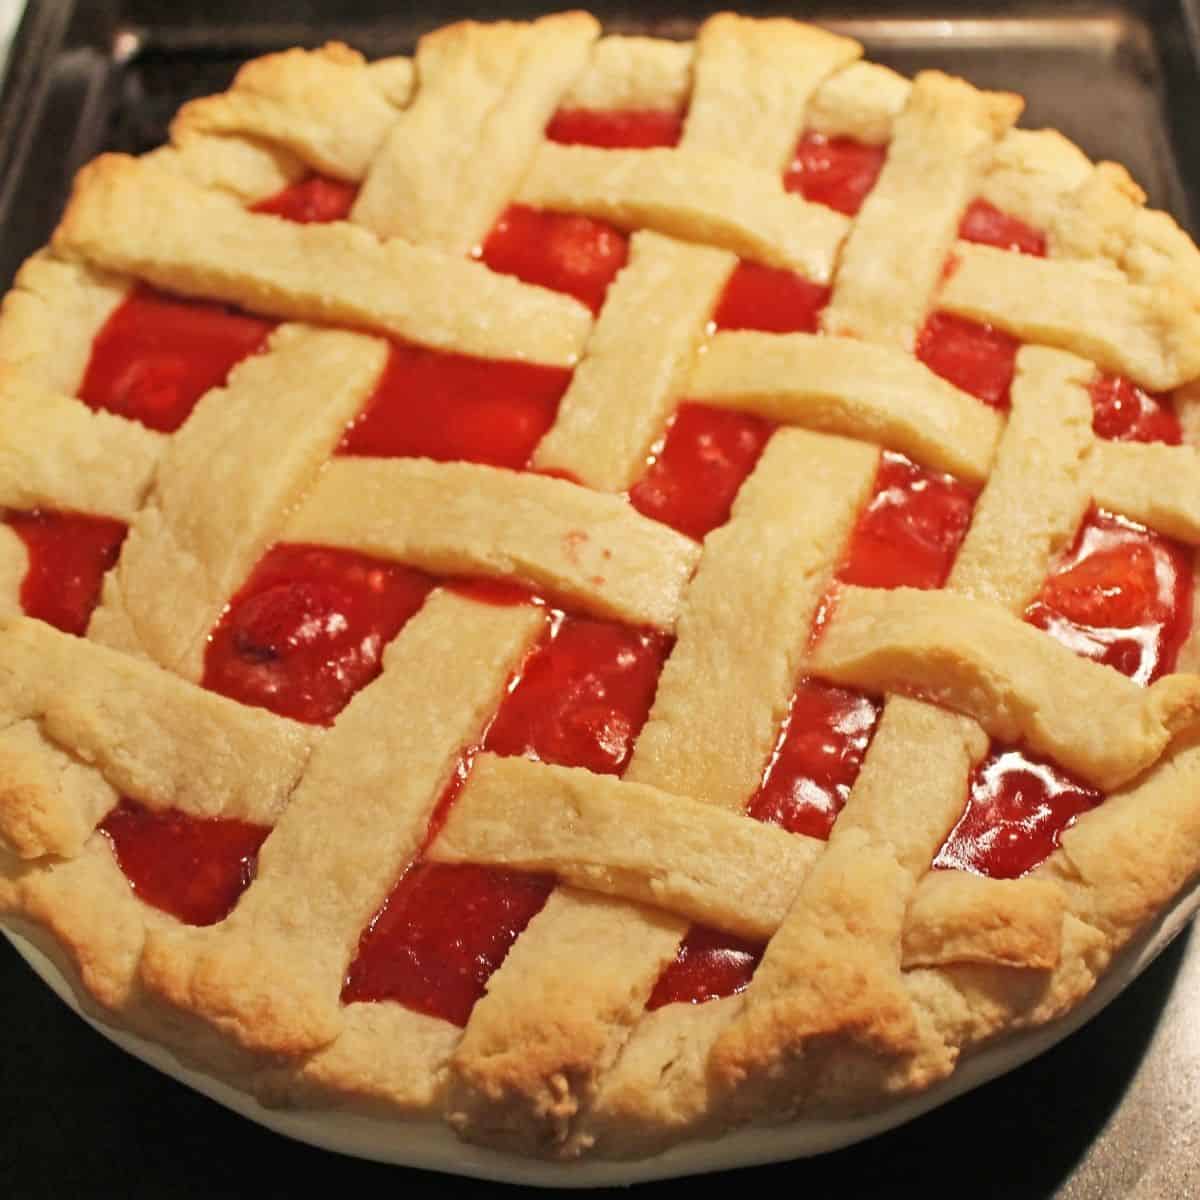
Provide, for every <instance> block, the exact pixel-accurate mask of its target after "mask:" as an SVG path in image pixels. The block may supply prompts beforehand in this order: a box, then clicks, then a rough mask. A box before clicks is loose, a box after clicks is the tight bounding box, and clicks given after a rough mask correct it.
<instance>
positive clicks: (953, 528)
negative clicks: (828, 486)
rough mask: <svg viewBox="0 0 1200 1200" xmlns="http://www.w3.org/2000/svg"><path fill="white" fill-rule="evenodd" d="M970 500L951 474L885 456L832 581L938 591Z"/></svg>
mask: <svg viewBox="0 0 1200 1200" xmlns="http://www.w3.org/2000/svg"><path fill="white" fill-rule="evenodd" d="M975 496H976V492H975V490H974V489H973V488H971V487H968V486H967V485H966V484H964V483H961V482H960V481H959V480H957V479H955V478H954V477H953V476H952V475H945V474H943V473H941V472H938V471H930V470H928V469H927V468H925V467H919V466H917V464H916V463H914V462H912V461H910V460H909V459H907V458H905V457H904V456H903V455H902V454H896V453H894V452H892V451H890V450H889V451H885V452H884V453H883V454H882V455H881V456H880V464H879V472H878V474H877V475H876V477H875V492H874V495H873V496H872V497H871V499H870V500H869V501H868V503H867V506H866V508H865V509H863V511H862V513H861V514H860V515H859V518H858V521H857V523H856V524H855V527H854V533H853V535H852V537H851V539H850V545H849V547H848V548H847V552H846V557H845V559H844V560H843V561H842V564H841V566H840V567H839V568H838V579H839V580H840V581H841V582H842V583H853V584H857V585H858V586H860V587H883V588H888V587H915V588H940V587H941V586H942V584H943V583H945V582H946V577H947V575H949V573H950V567H951V566H952V565H953V563H954V556H955V554H957V553H958V547H959V545H960V543H961V542H962V540H963V537H964V536H965V534H966V532H967V526H968V525H970V523H971V514H972V512H973V511H974V508H975Z"/></svg>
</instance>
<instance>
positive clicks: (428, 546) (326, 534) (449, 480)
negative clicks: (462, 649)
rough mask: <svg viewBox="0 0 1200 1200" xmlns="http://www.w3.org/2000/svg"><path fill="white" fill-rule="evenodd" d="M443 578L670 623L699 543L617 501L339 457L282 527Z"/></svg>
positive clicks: (499, 478)
mask: <svg viewBox="0 0 1200 1200" xmlns="http://www.w3.org/2000/svg"><path fill="white" fill-rule="evenodd" d="M283 536H284V538H285V539H286V540H288V541H294V542H315V543H319V544H323V545H330V546H342V547H345V548H347V549H353V550H360V551H362V552H363V553H364V554H373V555H375V556H377V557H380V558H387V559H398V560H400V561H402V562H406V563H409V564H410V565H412V566H417V567H421V568H422V569H424V570H426V571H430V572H432V573H434V574H438V575H449V576H463V575H466V576H483V577H485V578H487V577H490V578H499V579H507V580H511V581H515V582H521V583H526V584H528V585H530V586H532V587H534V588H536V589H538V590H539V591H545V592H548V593H549V594H550V595H552V596H555V597H558V598H560V599H564V600H567V601H569V602H570V603H571V605H572V606H573V607H578V608H582V609H584V610H585V611H589V612H595V613H597V614H599V615H601V616H606V617H613V618H616V619H617V620H622V621H626V622H628V623H630V624H633V625H654V626H657V627H659V628H661V629H671V628H673V627H674V624H675V618H676V615H677V614H678V612H679V605H680V603H681V600H682V596H683V593H684V590H685V588H686V585H687V582H688V580H689V579H690V577H691V574H692V572H693V570H694V569H695V566H696V561H697V559H698V558H699V551H698V548H697V546H696V544H695V543H694V542H693V541H692V540H691V539H690V538H686V537H684V536H683V535H682V534H680V533H676V532H675V531H674V530H672V529H668V528H666V527H665V526H663V525H660V524H658V523H657V522H655V521H651V520H649V519H648V518H646V517H643V516H642V515H641V514H640V513H638V512H635V511H634V509H632V508H631V507H630V506H629V505H627V504H626V503H625V502H624V501H623V500H621V499H619V498H617V497H616V496H606V495H603V494H601V493H597V492H593V491H591V490H589V489H587V488H582V487H579V486H577V485H575V484H573V483H569V482H567V481H566V480H562V479H551V478H546V477H543V476H538V475H533V474H524V473H521V474H519V473H517V472H515V471H505V470H501V469H499V468H497V467H486V466H477V465H475V464H473V463H436V462H431V461H429V460H428V459H404V458H398V459H363V458H348V457H347V458H339V459H337V460H336V461H334V462H331V463H330V464H329V465H328V466H327V467H326V468H325V470H324V471H323V472H322V474H321V476H320V478H319V479H318V480H317V484H316V486H315V487H314V488H313V490H312V492H311V493H310V494H309V495H308V496H307V497H306V498H305V500H304V502H303V503H302V504H301V505H300V507H299V508H298V509H297V510H296V512H295V513H294V515H293V516H292V519H291V520H290V521H289V522H288V524H287V526H286V527H285V529H284V533H283Z"/></svg>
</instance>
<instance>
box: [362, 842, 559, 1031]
mask: <svg viewBox="0 0 1200 1200" xmlns="http://www.w3.org/2000/svg"><path fill="white" fill-rule="evenodd" d="M553 887H554V880H553V878H549V877H547V876H544V875H527V874H521V873H519V872H517V871H501V870H498V869H496V868H490V867H480V866H475V865H473V864H465V863H464V864H449V863H431V862H418V863H416V864H414V865H413V866H412V867H410V868H409V870H408V872H407V874H405V876H404V878H403V879H402V880H401V881H400V883H399V884H398V885H397V886H396V887H395V888H394V889H393V890H392V893H391V895H390V896H389V897H388V898H387V900H386V901H385V903H384V906H383V907H382V908H381V909H380V910H379V912H378V913H377V914H376V915H375V917H374V919H373V920H372V921H371V924H370V926H369V927H368V929H367V931H366V933H364V934H363V937H362V940H361V941H360V942H359V947H358V955H357V956H356V958H355V959H354V962H353V963H351V965H350V970H349V971H348V972H347V974H346V980H345V984H344V986H343V988H342V1002H343V1003H344V1004H352V1003H354V1002H355V1001H366V1000H393V1001H398V1002H399V1003H401V1004H403V1005H405V1006H406V1007H407V1008H411V1009H415V1010H416V1011H417V1012H422V1013H426V1014H428V1015H429V1016H431V1017H440V1018H441V1019H442V1020H443V1021H450V1022H452V1023H453V1024H455V1025H460V1026H461V1025H465V1024H466V1023H467V1018H468V1017H469V1016H470V1015H471V1009H472V1008H474V1007H475V1002H476V1001H477V1000H478V999H479V997H480V996H482V995H483V989H484V985H485V984H486V983H487V981H488V979H489V977H490V976H491V974H492V972H493V971H494V970H495V969H496V968H497V967H498V966H499V965H500V964H501V963H502V962H503V961H504V957H505V955H506V954H507V953H508V951H509V948H510V947H511V946H512V944H513V942H514V941H515V940H516V939H517V937H518V935H519V934H520V933H521V931H522V930H523V929H524V928H525V926H526V925H528V924H529V922H530V921H531V920H532V919H533V918H534V917H535V916H536V915H537V913H538V912H539V911H540V909H541V907H542V905H543V904H545V903H546V898H547V897H548V896H549V895H550V892H551V890H552V889H553Z"/></svg>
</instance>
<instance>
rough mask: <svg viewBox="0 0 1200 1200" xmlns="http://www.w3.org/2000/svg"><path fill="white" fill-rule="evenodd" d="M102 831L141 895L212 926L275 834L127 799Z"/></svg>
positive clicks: (191, 921)
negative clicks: (269, 836)
mask: <svg viewBox="0 0 1200 1200" xmlns="http://www.w3.org/2000/svg"><path fill="white" fill-rule="evenodd" d="M100 829H101V832H103V833H105V834H106V835H107V836H108V839H109V841H110V842H112V847H113V852H114V854H115V855H116V859H117V863H118V865H119V866H120V868H121V870H122V871H123V872H124V874H125V877H126V879H128V880H129V883H130V886H131V887H132V888H133V890H134V891H135V892H136V893H137V894H138V896H140V897H141V898H142V899H143V900H145V901H146V903H147V904H153V905H154V907H155V908H161V909H162V910H163V911H164V912H168V913H170V914H171V915H172V916H175V917H178V918H179V919H180V920H181V921H183V922H184V923H185V924H187V925H213V924H215V923H216V922H217V921H220V920H222V919H223V918H224V917H226V916H228V915H229V913H230V911H231V910H232V908H233V906H234V905H235V904H236V903H237V901H238V897H239V896H240V895H241V894H242V892H244V891H245V890H246V888H247V887H248V886H249V885H250V881H251V880H252V879H253V878H254V868H255V864H256V863H257V861H258V850H259V847H260V846H261V845H262V844H263V842H264V841H265V840H266V836H267V834H268V833H270V832H271V831H270V830H269V829H268V828H267V827H266V826H264V825H251V824H249V823H248V822H246V821H232V820H226V819H218V820H205V819H202V818H200V817H190V816H187V815H186V814H184V813H181V812H178V811H176V810H173V809H172V810H168V811H165V812H151V811H150V810H149V809H147V808H143V807H142V806H141V805H139V804H134V803H133V802H132V801H129V800H123V801H122V802H121V803H120V804H119V805H118V806H117V807H116V808H114V809H113V810H112V812H110V813H109V814H108V816H107V817H106V818H105V819H104V822H103V824H102V825H101V826H100Z"/></svg>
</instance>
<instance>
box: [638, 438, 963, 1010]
mask: <svg viewBox="0 0 1200 1200" xmlns="http://www.w3.org/2000/svg"><path fill="white" fill-rule="evenodd" d="M974 502H975V493H974V492H973V491H972V490H971V489H970V488H968V487H966V486H965V485H964V484H962V483H959V482H958V481H957V480H956V479H954V478H953V477H952V476H949V475H942V474H939V473H937V472H934V471H927V470H925V469H924V468H922V467H918V466H917V465H916V464H915V463H912V462H910V461H909V460H908V459H906V458H904V457H903V455H900V454H895V453H892V452H890V451H889V452H885V453H884V454H883V455H882V456H881V461H880V466H879V472H878V474H877V476H876V479H875V492H874V496H873V497H872V499H871V501H870V502H869V503H868V505H867V507H866V509H865V510H864V511H863V513H862V514H861V516H860V517H859V519H858V522H857V524H856V526H855V528H854V531H853V533H852V534H851V537H850V545H849V547H848V549H847V553H846V559H845V561H844V562H843V564H842V566H841V569H840V570H839V572H838V578H839V579H841V580H842V581H843V582H846V583H855V584H860V585H862V586H865V587H900V586H907V587H922V588H936V587H941V585H942V584H943V583H944V582H945V578H946V575H947V574H948V572H949V570H950V567H951V565H952V563H953V561H954V555H955V553H956V552H957V550H958V546H959V543H960V542H961V541H962V538H963V535H964V534H965V533H966V530H967V526H968V525H969V524H970V520H971V512H972V509H973V507H974ZM834 603H835V598H834V597H833V596H832V595H831V596H830V597H828V598H827V602H826V603H825V604H823V605H822V608H821V611H820V613H819V614H818V617H817V622H818V623H819V622H820V621H821V620H822V614H826V615H827V614H828V612H829V611H830V609H831V607H832V606H833V604H834ZM878 717H879V705H878V703H877V702H876V701H875V700H873V699H871V698H869V697H867V696H863V695H861V694H858V693H856V692H853V691H850V690H848V689H845V688H838V687H834V686H832V685H831V684H828V683H824V682H822V681H820V680H815V679H802V680H800V682H799V684H798V685H797V687H796V691H795V694H794V695H793V697H792V702H791V706H790V708H789V710H788V715H787V717H786V718H785V720H784V723H783V726H782V728H781V730H780V733H779V738H778V741H777V742H776V746H775V750H774V752H773V753H772V755H771V758H770V760H769V761H768V763H767V765H766V768H765V769H764V772H763V780H762V783H761V784H760V786H759V788H758V791H756V792H755V794H754V796H753V797H751V799H750V803H749V805H748V807H747V812H748V813H749V815H750V816H752V817H755V818H756V819H758V820H760V821H771V822H773V823H775V824H777V825H782V826H783V827H784V828H785V829H787V830H789V831H790V832H792V833H803V834H807V835H808V836H809V837H817V838H826V837H828V836H829V832H830V830H831V829H832V828H833V823H834V821H835V820H836V818H837V815H838V813H839V812H840V811H841V809H842V806H843V805H844V804H845V802H846V798H847V796H849V794H850V789H851V787H853V785H854V781H855V779H856V778H857V777H858V772H859V768H860V767H861V766H862V760H863V756H864V755H865V754H866V751H867V747H868V745H869V744H870V741H871V737H872V735H873V734H874V732H875V726H876V723H877V721H878ZM693 933H696V931H695V930H693ZM691 936H692V935H689V938H690V937H691ZM699 936H701V937H702V938H703V949H702V951H698V952H694V953H693V952H691V951H687V952H685V951H681V953H680V956H679V957H678V958H677V959H676V961H675V962H674V963H673V964H672V965H671V966H670V967H668V968H667V970H666V971H665V972H664V973H663V975H662V977H661V978H660V979H659V982H658V984H657V985H656V988H655V992H654V996H655V998H656V1001H657V1003H659V1004H666V1003H669V1002H670V1001H672V1000H690V1001H692V1002H693V1003H695V1002H699V1001H702V1000H708V999H712V998H714V997H717V996H728V995H731V994H732V993H733V992H734V991H739V990H741V988H743V987H745V985H746V983H748V982H749V979H750V976H751V975H752V974H753V973H754V968H755V966H756V965H757V957H755V956H750V955H749V954H748V953H747V948H746V947H745V946H744V945H743V944H742V943H739V942H737V941H736V939H729V938H726V937H723V936H721V935H714V934H712V933H711V932H710V931H704V932H703V933H702V934H700V935H699ZM685 947H686V943H685Z"/></svg>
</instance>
